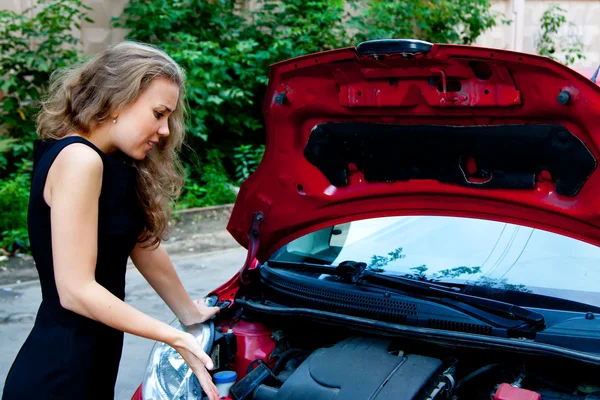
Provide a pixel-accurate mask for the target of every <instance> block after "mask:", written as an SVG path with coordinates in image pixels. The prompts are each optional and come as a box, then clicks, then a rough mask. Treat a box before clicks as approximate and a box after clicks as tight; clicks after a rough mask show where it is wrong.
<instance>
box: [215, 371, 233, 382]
mask: <svg viewBox="0 0 600 400" xmlns="http://www.w3.org/2000/svg"><path fill="white" fill-rule="evenodd" d="M236 379H237V374H236V373H235V371H221V372H217V373H216V374H214V375H213V382H214V383H215V384H216V383H232V382H235V380H236Z"/></svg>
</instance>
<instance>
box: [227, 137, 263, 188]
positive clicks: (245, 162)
mask: <svg viewBox="0 0 600 400" xmlns="http://www.w3.org/2000/svg"><path fill="white" fill-rule="evenodd" d="M234 151H235V153H234V156H233V157H234V164H235V180H236V181H237V182H242V181H244V180H246V179H248V177H249V176H250V174H252V172H253V171H254V170H255V169H256V167H257V166H258V164H260V160H261V159H262V156H263V154H264V152H265V146H253V145H251V144H241V145H239V146H238V147H236V148H235V149H234Z"/></svg>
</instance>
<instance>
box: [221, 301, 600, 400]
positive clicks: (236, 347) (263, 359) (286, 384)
mask: <svg viewBox="0 0 600 400" xmlns="http://www.w3.org/2000/svg"><path fill="white" fill-rule="evenodd" d="M224 321H226V322H222V323H220V324H218V325H217V327H216V337H215V344H214V346H213V350H212V353H211V357H212V358H213V361H214V362H215V371H219V370H224V369H231V370H235V371H236V373H237V381H236V383H235V384H234V385H233V386H232V387H231V388H230V392H229V394H228V396H229V397H226V398H229V399H232V400H249V399H254V400H283V399H285V400H296V399H311V400H322V399H356V400H358V399H399V400H403V399H417V400H420V399H428V400H429V399H431V400H433V399H456V400H458V399H495V400H500V399H506V400H510V399H588V400H593V399H600V374H599V372H600V368H598V367H597V366H593V365H590V364H589V363H581V362H577V361H574V360H572V359H561V358H558V357H546V356H538V355H536V356H534V355H525V354H520V353H519V352H518V351H517V350H515V351H514V352H510V351H503V350H499V349H490V348H486V346H481V347H479V348H475V347H473V346H472V345H468V346H467V345H465V346H456V345H454V344H452V345H449V344H447V343H444V342H443V341H440V342H437V343H436V342H432V341H422V340H415V339H407V338H402V337H397V336H393V335H389V334H380V333H378V332H377V331H376V329H373V331H372V332H365V331H364V330H362V331H356V330H354V329H352V328H349V327H345V326H336V325H335V324H323V323H319V322H315V321H311V320H309V319H300V318H282V317H277V318H276V319H275V318H269V317H268V316H267V315H255V314H254V313H247V312H245V313H244V312H242V311H241V310H238V312H237V314H236V315H235V316H233V317H232V318H231V319H230V320H224ZM222 395H225V394H224V393H222Z"/></svg>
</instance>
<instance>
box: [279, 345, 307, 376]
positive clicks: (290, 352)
mask: <svg viewBox="0 0 600 400" xmlns="http://www.w3.org/2000/svg"><path fill="white" fill-rule="evenodd" d="M305 353H306V350H302V349H291V350H288V351H286V352H285V353H283V354H282V355H281V356H279V360H277V362H276V363H275V366H273V375H277V374H278V373H280V372H281V369H282V367H283V366H284V365H285V362H286V361H287V360H288V359H289V358H290V357H291V356H294V355H296V354H297V355H301V354H302V355H303V354H305Z"/></svg>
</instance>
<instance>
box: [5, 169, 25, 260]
mask: <svg viewBox="0 0 600 400" xmlns="http://www.w3.org/2000/svg"><path fill="white" fill-rule="evenodd" d="M30 169H31V166H30V165H28V164H26V165H21V167H20V168H19V170H18V171H17V172H15V173H13V174H11V175H10V177H8V178H7V179H4V180H0V227H1V228H0V229H1V231H0V247H2V248H4V249H7V250H8V251H9V252H11V253H12V252H15V251H17V250H21V251H27V250H28V249H29V238H28V234H27V205H28V203H29V186H30V179H31V178H30V174H29V173H28V172H26V171H28V170H30Z"/></svg>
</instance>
